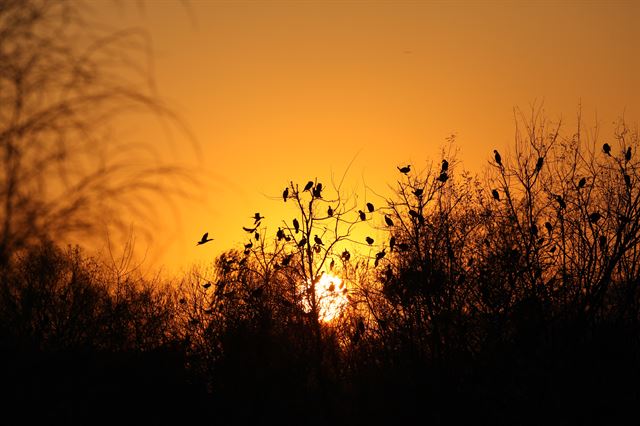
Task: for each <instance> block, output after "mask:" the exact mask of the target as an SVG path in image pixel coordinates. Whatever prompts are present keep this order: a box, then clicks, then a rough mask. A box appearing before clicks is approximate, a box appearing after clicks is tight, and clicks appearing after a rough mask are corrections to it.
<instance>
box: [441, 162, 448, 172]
mask: <svg viewBox="0 0 640 426" xmlns="http://www.w3.org/2000/svg"><path fill="white" fill-rule="evenodd" d="M447 170H449V162H448V161H447V160H442V167H441V168H440V173H442V172H446V171H447Z"/></svg>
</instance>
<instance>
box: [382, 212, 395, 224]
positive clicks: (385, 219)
mask: <svg viewBox="0 0 640 426" xmlns="http://www.w3.org/2000/svg"><path fill="white" fill-rule="evenodd" d="M384 223H386V224H387V226H393V220H391V218H390V217H389V215H388V214H385V215H384Z"/></svg>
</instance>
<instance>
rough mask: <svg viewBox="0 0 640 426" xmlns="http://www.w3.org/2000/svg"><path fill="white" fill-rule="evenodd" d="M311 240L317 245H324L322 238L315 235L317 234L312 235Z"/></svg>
mask: <svg viewBox="0 0 640 426" xmlns="http://www.w3.org/2000/svg"><path fill="white" fill-rule="evenodd" d="M313 242H314V243H316V244H317V245H319V246H323V245H324V244H323V243H322V240H321V239H320V237H318V235H317V234H316V235H315V236H314V237H313Z"/></svg>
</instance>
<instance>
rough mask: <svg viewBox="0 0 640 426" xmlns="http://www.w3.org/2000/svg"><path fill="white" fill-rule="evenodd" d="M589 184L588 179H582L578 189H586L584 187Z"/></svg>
mask: <svg viewBox="0 0 640 426" xmlns="http://www.w3.org/2000/svg"><path fill="white" fill-rule="evenodd" d="M586 184H587V178H584V177H583V178H582V179H580V181H579V182H578V188H584V186H585V185H586Z"/></svg>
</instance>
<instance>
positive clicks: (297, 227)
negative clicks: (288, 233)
mask: <svg viewBox="0 0 640 426" xmlns="http://www.w3.org/2000/svg"><path fill="white" fill-rule="evenodd" d="M293 229H294V230H295V231H296V234H297V233H298V231H300V222H298V219H293Z"/></svg>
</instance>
